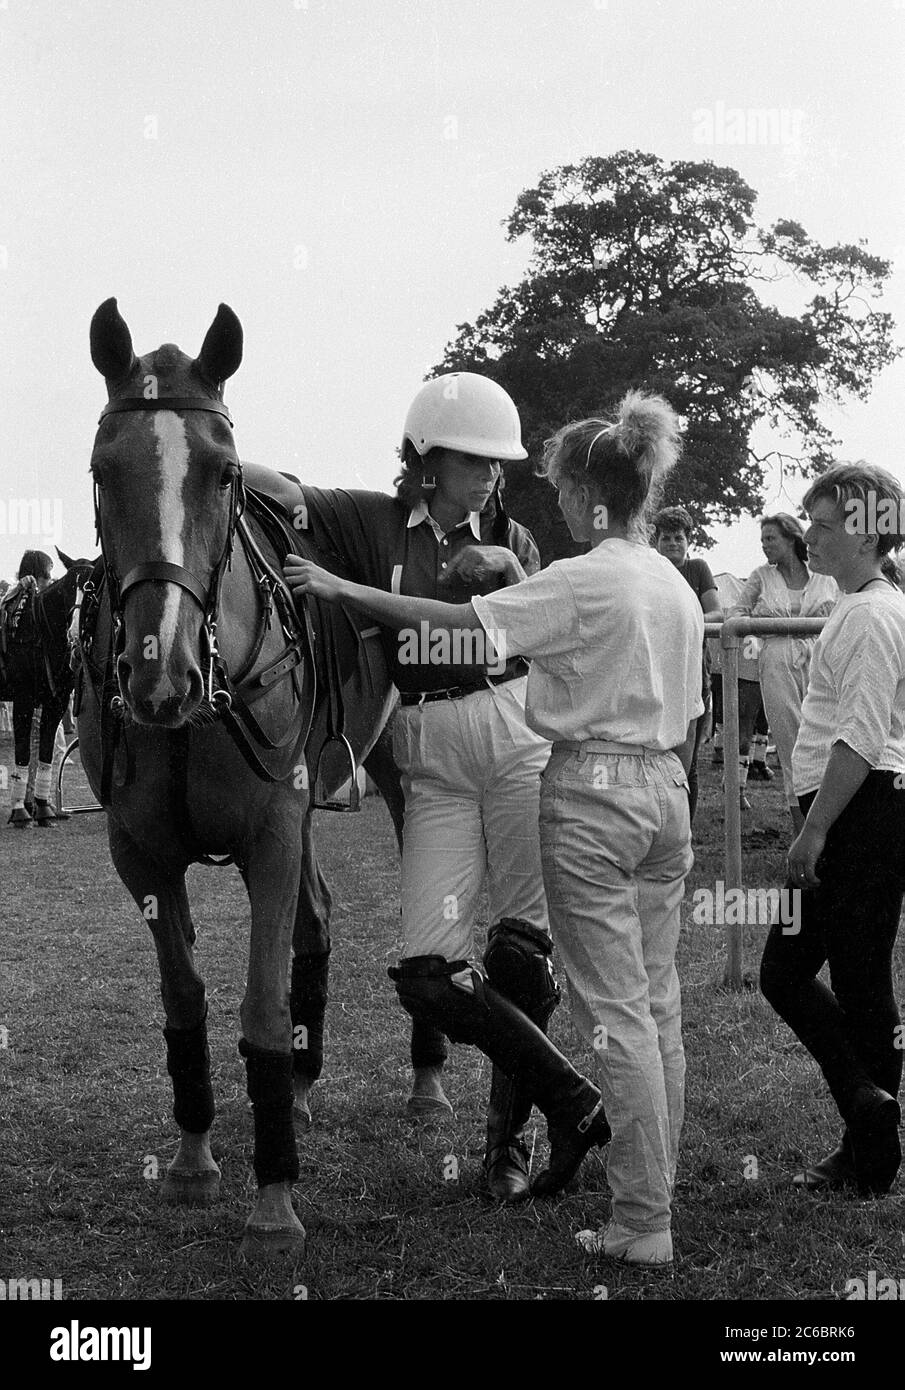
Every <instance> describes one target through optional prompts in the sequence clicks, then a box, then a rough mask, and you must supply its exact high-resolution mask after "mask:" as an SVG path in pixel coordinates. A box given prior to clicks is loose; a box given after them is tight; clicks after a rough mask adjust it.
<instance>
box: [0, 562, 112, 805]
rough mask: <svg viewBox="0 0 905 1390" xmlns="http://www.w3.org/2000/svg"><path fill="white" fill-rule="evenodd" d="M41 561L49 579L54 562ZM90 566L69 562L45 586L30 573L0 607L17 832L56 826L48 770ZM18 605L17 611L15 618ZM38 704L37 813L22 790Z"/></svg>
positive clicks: (1, 671) (1, 675)
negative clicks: (74, 617) (81, 592)
mask: <svg viewBox="0 0 905 1390" xmlns="http://www.w3.org/2000/svg"><path fill="white" fill-rule="evenodd" d="M34 553H35V554H41V553H42V552H34ZM44 558H45V559H46V560H47V575H48V578H49V565H50V559H49V556H45V557H44ZM60 558H61V559H62V558H63V557H62V555H61V557H60ZM64 563H65V561H64ZM92 567H93V565H92V562H91V561H90V560H76V561H69V563H68V566H67V571H66V574H65V575H64V576H63V577H62V579H58V580H56V581H55V582H53V583H48V584H47V586H46V588H42V587H41V586H40V583H38V582H36V581H35V578H34V576H29V577H27V578H24V579H21V580H20V581H19V584H18V585H16V586H13V587H12V588H11V589H10V590H9V591H8V592H7V593H6V594H5V595H4V602H3V606H2V610H0V700H10V701H12V706H13V739H14V757H15V767H14V770H13V775H12V778H11V787H12V810H11V812H10V816H9V820H8V822H7V823H8V824H10V825H13V826H15V827H16V828H17V829H20V830H24V829H27V828H28V827H29V826H31V825H32V823H34V824H35V825H36V826H39V827H41V828H47V827H52V826H53V825H54V824H55V823H56V821H57V819H58V817H57V816H56V814H55V813H54V811H53V809H52V807H51V804H50V792H51V771H52V764H53V754H54V742H55V739H56V732H57V729H58V727H59V725H60V722H61V720H62V718H63V715H64V713H65V710H66V707H67V705H68V704H69V698H70V696H71V694H72V688H73V682H74V679H75V677H74V673H73V670H72V665H71V662H70V650H71V647H70V637H69V627H70V622H71V620H72V615H73V612H74V610H75V607H76V601H77V595H78V591H79V588H80V586H81V584H82V583H83V582H84V581H85V579H86V578H87V577H88V575H89V574H90V573H91V570H92ZM28 578H30V579H31V582H30V583H29V582H28ZM14 610H18V611H16V612H15V621H13V613H14ZM39 707H40V710H41V723H40V737H39V742H38V771H37V776H36V778H35V795H34V816H32V815H31V813H30V812H29V810H28V809H27V808H26V805H25V794H26V787H27V783H28V769H29V761H30V757H31V729H32V721H33V719H34V714H35V710H36V709H38V708H39Z"/></svg>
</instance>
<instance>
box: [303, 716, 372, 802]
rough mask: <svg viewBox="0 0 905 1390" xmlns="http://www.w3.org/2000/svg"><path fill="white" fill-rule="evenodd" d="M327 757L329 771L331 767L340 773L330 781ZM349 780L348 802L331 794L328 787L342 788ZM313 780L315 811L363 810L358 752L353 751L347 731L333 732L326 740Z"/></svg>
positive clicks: (319, 755) (318, 758)
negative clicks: (343, 732) (356, 757)
mask: <svg viewBox="0 0 905 1390" xmlns="http://www.w3.org/2000/svg"><path fill="white" fill-rule="evenodd" d="M325 756H326V757H327V771H328V772H329V770H330V768H332V769H333V770H334V771H335V772H337V773H338V774H339V775H338V776H336V777H331V778H330V779H329V781H328V780H327V776H326V775H325V772H324V758H325ZM347 782H348V784H349V797H348V801H339V800H337V799H336V798H335V797H331V796H330V795H329V793H328V791H327V787H328V786H330V785H332V786H335V787H338V788H342V787H344V786H345V785H346V783H347ZM312 783H313V790H312V798H313V805H314V809H315V810H316V811H346V812H348V811H360V810H361V789H360V788H359V785H358V764H357V762H356V761H355V754H354V753H353V752H352V745H351V743H350V742H349V740H348V739H347V738H346V737H345V735H344V734H333V735H331V736H329V737H328V738H326V739H324V742H323V744H322V746H321V751H320V753H319V754H318V757H317V763H316V765H315V768H314V777H313V779H312Z"/></svg>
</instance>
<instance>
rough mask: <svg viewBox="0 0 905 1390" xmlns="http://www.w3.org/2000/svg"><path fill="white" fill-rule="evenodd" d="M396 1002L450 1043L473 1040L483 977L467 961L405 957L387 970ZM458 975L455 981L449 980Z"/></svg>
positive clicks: (437, 957)
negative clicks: (396, 995) (442, 1035)
mask: <svg viewBox="0 0 905 1390" xmlns="http://www.w3.org/2000/svg"><path fill="white" fill-rule="evenodd" d="M387 974H388V975H389V977H390V979H391V980H392V981H393V983H394V984H395V986H396V993H397V994H398V996H399V1002H400V1004H401V1005H402V1007H403V1008H404V1009H405V1011H406V1012H407V1013H409V1014H411V1016H412V1018H414V1019H417V1020H418V1021H419V1022H423V1023H428V1024H431V1025H433V1027H435V1028H438V1029H440V1030H441V1031H442V1032H443V1033H445V1034H446V1036H447V1037H448V1038H450V1039H451V1040H452V1041H453V1042H465V1043H467V1042H473V1041H474V1039H475V1010H476V1009H478V1010H480V1009H481V1008H483V1005H482V1004H481V1002H480V997H481V993H482V988H483V983H484V981H483V976H482V975H481V972H480V971H479V970H477V969H476V968H475V967H474V966H473V965H470V964H469V963H468V961H467V960H444V958H443V956H408V957H407V958H406V959H405V960H402V961H400V962H399V964H398V966H391V967H390V969H389V970H388V971H387ZM453 976H458V977H459V978H458V980H455V979H453Z"/></svg>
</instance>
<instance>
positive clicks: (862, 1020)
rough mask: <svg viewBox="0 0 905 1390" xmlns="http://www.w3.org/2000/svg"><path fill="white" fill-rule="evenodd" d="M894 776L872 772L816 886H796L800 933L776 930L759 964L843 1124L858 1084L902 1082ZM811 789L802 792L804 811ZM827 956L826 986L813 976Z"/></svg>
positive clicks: (900, 857) (903, 856)
mask: <svg viewBox="0 0 905 1390" xmlns="http://www.w3.org/2000/svg"><path fill="white" fill-rule="evenodd" d="M895 778H896V774H895V773H892V772H870V773H868V775H867V777H866V779H865V781H864V782H863V784H862V785H861V787H860V788H859V789H858V791H857V792H856V793H855V795H854V796H853V797H852V799H851V801H850V802H849V804H848V805H847V806H846V808H845V810H844V811H843V812H842V814H841V816H840V817H839V819H838V820H837V821H836V823H835V825H833V826H832V827H831V829H830V831H829V834H828V835H827V838H826V845H825V848H824V851H823V854H822V855H821V856H820V859H819V860H818V862H817V877H818V878H819V879H820V886H819V888H809V889H804V890H802V891H801V894H800V902H801V919H800V920H801V930H800V932H799V933H798V934H797V935H786V934H784V932H783V927H782V926H781V925H779V924H777V925H776V926H774V927H773V928H772V929H771V931H770V935H769V936H768V938H767V944H766V947H765V949H764V954H763V959H762V961H761V967H760V986H761V990H762V991H763V993H764V995H765V997H766V998H767V999H768V1000H769V1002H770V1003H771V1004H772V1006H773V1008H774V1009H775V1010H776V1012H777V1013H778V1014H779V1015H780V1016H781V1017H782V1018H783V1019H785V1021H786V1023H788V1025H789V1027H790V1028H791V1029H792V1031H793V1032H794V1033H795V1034H796V1036H797V1037H798V1038H799V1039H800V1041H801V1042H802V1043H803V1044H804V1046H805V1047H806V1048H807V1049H808V1051H809V1052H810V1054H811V1056H812V1057H814V1059H815V1060H816V1062H817V1063H818V1065H819V1067H820V1069H821V1071H822V1072H823V1074H824V1076H825V1077H826V1081H827V1085H828V1086H829V1088H830V1091H831V1092H832V1095H833V1099H834V1100H835V1102H836V1105H837V1106H838V1107H839V1112H840V1114H841V1115H842V1117H843V1119H845V1120H846V1122H847V1121H848V1119H849V1116H850V1110H851V1102H852V1098H853V1096H854V1093H855V1091H856V1089H857V1088H858V1087H859V1086H863V1085H864V1084H865V1083H867V1082H871V1081H872V1082H873V1083H874V1085H876V1086H880V1087H881V1088H882V1089H883V1090H884V1091H888V1092H889V1094H890V1095H892V1096H895V1095H896V1094H897V1093H898V1090H899V1085H900V1082H901V1080H902V1041H903V1039H902V1036H901V1033H900V1031H899V1011H898V1008H897V1007H896V1000H895V995H894V994H893V987H892V951H893V946H894V944H895V940H896V933H897V932H898V929H899V915H900V913H901V910H902V898H903V893H905V790H897V789H896V787H895ZM815 795H816V793H813V792H812V793H810V794H809V795H808V796H805V797H799V803H798V804H799V806H800V807H801V810H802V813H803V814H804V815H807V812H808V808H809V807H810V805H811V802H812V801H813V800H814V796H815ZM786 888H787V890H790V891H791V890H794V888H795V885H794V884H793V883H792V882H788V883H787V884H786ZM784 915H786V916H788V915H789V914H784ZM786 930H788V928H787V929H786ZM825 962H829V967H830V985H829V986H827V985H825V984H823V983H822V982H821V981H820V980H818V979H817V974H818V972H819V971H820V969H821V968H822V966H823V965H824V963H825Z"/></svg>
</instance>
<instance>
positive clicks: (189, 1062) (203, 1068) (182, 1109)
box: [163, 1009, 214, 1134]
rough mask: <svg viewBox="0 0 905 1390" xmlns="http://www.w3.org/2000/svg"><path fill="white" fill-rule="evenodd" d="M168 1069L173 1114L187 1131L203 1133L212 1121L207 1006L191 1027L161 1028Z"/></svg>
mask: <svg viewBox="0 0 905 1390" xmlns="http://www.w3.org/2000/svg"><path fill="white" fill-rule="evenodd" d="M163 1036H164V1037H165V1038H166V1044H167V1071H168V1072H169V1073H170V1076H171V1077H172V1078H173V1118H174V1119H175V1121H176V1123H177V1125H178V1126H179V1128H180V1129H184V1130H187V1131H188V1133H189V1134H206V1133H207V1131H208V1130H209V1129H210V1127H211V1125H212V1124H213V1122H214V1092H213V1088H212V1087H211V1054H210V1050H209V1049H208V1045H207V1009H205V1011H204V1018H203V1019H202V1020H201V1022H200V1023H197V1024H196V1025H195V1027H194V1028H164V1030H163Z"/></svg>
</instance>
